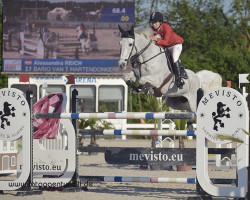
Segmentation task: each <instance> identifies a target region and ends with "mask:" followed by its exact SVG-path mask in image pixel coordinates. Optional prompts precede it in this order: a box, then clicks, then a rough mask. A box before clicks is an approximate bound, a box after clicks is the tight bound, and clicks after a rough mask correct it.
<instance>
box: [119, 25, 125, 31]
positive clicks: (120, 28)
mask: <svg viewBox="0 0 250 200" xmlns="http://www.w3.org/2000/svg"><path fill="white" fill-rule="evenodd" d="M118 28H119V30H120V32H121V33H124V30H123V28H122V27H121V26H120V24H118Z"/></svg>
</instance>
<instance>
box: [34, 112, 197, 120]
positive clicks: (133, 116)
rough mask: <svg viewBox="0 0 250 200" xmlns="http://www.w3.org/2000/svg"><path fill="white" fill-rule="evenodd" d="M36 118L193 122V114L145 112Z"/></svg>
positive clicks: (51, 115)
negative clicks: (181, 120)
mask: <svg viewBox="0 0 250 200" xmlns="http://www.w3.org/2000/svg"><path fill="white" fill-rule="evenodd" d="M35 117H36V118H46V119H50V118H55V119H190V120H192V121H194V120H195V118H196V115H195V113H194V112H186V113H170V112H159V113H146V112H124V113H119V112H117V113H116V112H104V113H36V114H35Z"/></svg>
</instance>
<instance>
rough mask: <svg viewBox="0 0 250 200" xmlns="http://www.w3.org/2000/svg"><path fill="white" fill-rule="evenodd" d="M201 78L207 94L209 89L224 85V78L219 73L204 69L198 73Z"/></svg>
mask: <svg viewBox="0 0 250 200" xmlns="http://www.w3.org/2000/svg"><path fill="white" fill-rule="evenodd" d="M196 75H197V76H198V77H199V79H200V83H201V88H202V89H203V90H204V94H206V93H207V92H208V91H209V90H211V89H213V88H217V87H221V86H222V78H221V76H220V75H219V74H218V73H215V72H212V71H208V70H202V71H199V72H197V73H196Z"/></svg>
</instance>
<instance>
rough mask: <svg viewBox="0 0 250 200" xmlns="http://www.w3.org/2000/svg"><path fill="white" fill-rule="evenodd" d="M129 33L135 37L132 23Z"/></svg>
mask: <svg viewBox="0 0 250 200" xmlns="http://www.w3.org/2000/svg"><path fill="white" fill-rule="evenodd" d="M129 33H130V35H131V36H130V37H132V38H135V29H134V26H133V25H132V26H131V28H130V31H129Z"/></svg>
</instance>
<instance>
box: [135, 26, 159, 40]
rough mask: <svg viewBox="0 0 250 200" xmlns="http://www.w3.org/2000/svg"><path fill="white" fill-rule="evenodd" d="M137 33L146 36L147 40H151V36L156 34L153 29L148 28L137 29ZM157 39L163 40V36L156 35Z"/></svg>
mask: <svg viewBox="0 0 250 200" xmlns="http://www.w3.org/2000/svg"><path fill="white" fill-rule="evenodd" d="M134 31H135V33H137V34H139V35H142V36H144V37H145V38H146V39H147V40H149V36H150V35H153V34H154V30H153V29H152V28H151V27H147V28H141V27H139V28H135V30H134ZM155 37H157V38H161V36H160V35H159V34H158V35H155Z"/></svg>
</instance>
